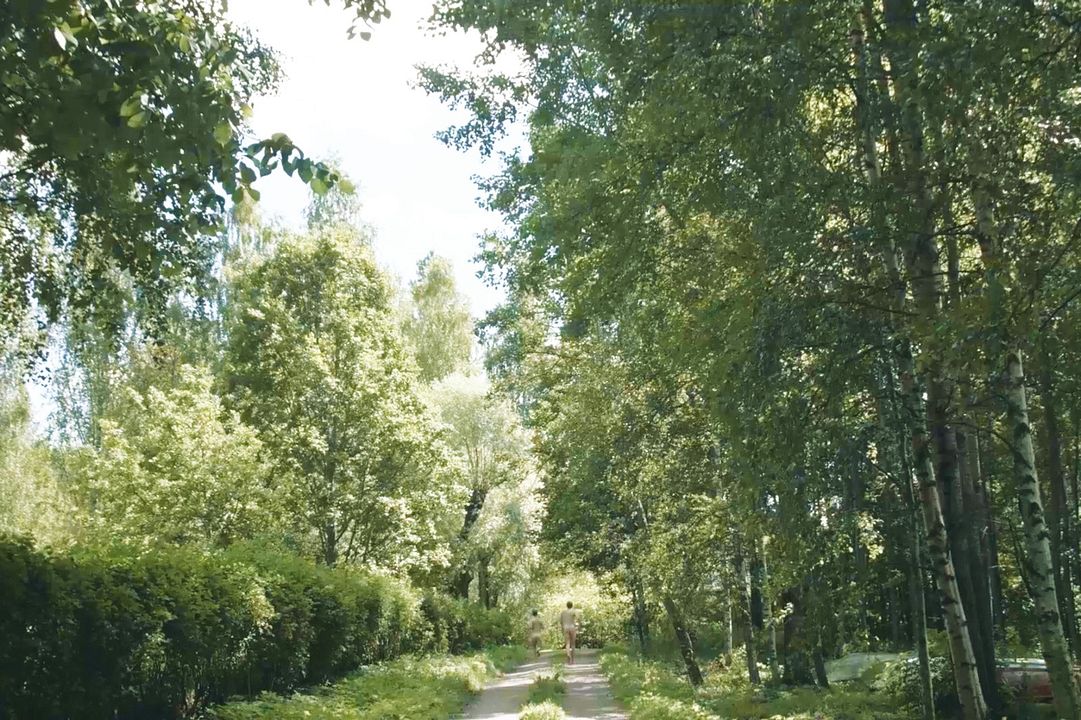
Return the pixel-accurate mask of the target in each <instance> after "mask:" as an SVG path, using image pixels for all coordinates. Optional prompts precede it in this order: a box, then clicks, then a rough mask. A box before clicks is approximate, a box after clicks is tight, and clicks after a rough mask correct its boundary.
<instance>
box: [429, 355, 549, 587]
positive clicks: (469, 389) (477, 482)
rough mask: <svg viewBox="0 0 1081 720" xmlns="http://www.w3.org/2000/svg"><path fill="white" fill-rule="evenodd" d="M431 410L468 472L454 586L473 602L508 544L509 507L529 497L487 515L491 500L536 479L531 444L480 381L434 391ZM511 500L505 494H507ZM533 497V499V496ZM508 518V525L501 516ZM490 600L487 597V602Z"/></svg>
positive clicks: (519, 532) (521, 530)
mask: <svg viewBox="0 0 1081 720" xmlns="http://www.w3.org/2000/svg"><path fill="white" fill-rule="evenodd" d="M427 397H428V401H429V405H430V406H431V408H432V411H433V413H434V414H435V415H436V417H438V418H439V419H440V420H441V421H442V423H443V425H444V427H445V432H446V442H447V446H448V447H449V448H450V450H451V452H453V453H454V455H455V456H456V457H457V459H458V462H459V464H460V466H461V467H462V469H463V474H464V478H465V481H466V487H467V489H468V492H469V498H468V500H467V502H466V503H465V507H464V512H463V513H462V515H460V516H459V517H460V524H459V525H458V532H457V548H456V556H457V557H456V563H455V568H454V570H455V574H454V576H453V578H452V579H451V586H452V588H453V590H454V592H455V593H456V594H457V595H458V596H459V597H468V596H469V586H470V584H471V583H472V581H473V577H474V575H477V574H480V575H482V576H486V575H487V573H488V571H489V568H488V565H489V563H490V562H491V561H492V559H493V558H495V557H496V556H497V554H498V551H499V549H498V547H497V546H499V545H500V544H502V543H504V542H505V541H506V539H505V538H500V537H499V536H500V535H502V532H503V531H502V530H501V529H500V528H503V527H504V525H505V522H504V521H503V520H506V519H507V517H509V516H507V515H506V513H507V512H509V510H507V508H509V507H510V505H507V503H508V502H510V499H513V498H515V497H517V499H518V501H519V502H518V506H519V507H521V505H522V503H524V502H525V499H526V496H525V495H521V493H520V492H518V491H509V492H511V496H510V498H504V500H503V501H502V506H504V510H495V509H492V510H488V511H487V512H485V508H486V501H487V500H488V497H489V494H490V493H491V492H492V491H493V490H494V489H496V488H498V487H502V486H507V487H509V488H519V486H521V485H522V483H524V482H525V481H526V480H527V479H528V477H529V475H530V462H529V443H528V438H527V436H526V434H525V432H524V431H523V429H522V427H521V424H520V422H519V420H518V417H517V415H516V413H515V411H514V408H513V407H511V405H510V404H509V403H508V402H507V401H506V400H502V399H499V398H496V397H493V396H492V395H491V394H490V393H489V388H488V383H487V381H486V380H485V379H484V378H483V377H480V376H465V375H457V374H456V375H450V376H448V377H446V378H444V379H442V380H440V381H438V382H436V383H435V384H434V385H432V386H431V388H430V389H429V391H428V393H427ZM504 494H505V493H504ZM527 495H528V493H527ZM500 515H502V516H503V520H500V519H499V516H500ZM527 516H528V513H527V514H524V515H523V516H522V517H521V518H520V519H519V520H518V521H517V522H515V523H511V525H514V526H515V528H514V529H513V532H514V533H515V534H516V536H518V537H519V539H520V540H519V542H518V544H519V545H520V544H521V539H522V538H524V537H525V536H526V535H527V534H528V532H529V530H528V527H527V526H528V523H530V522H532V520H531V519H530V518H529V517H527ZM482 517H485V518H487V519H486V521H485V523H484V526H485V527H486V528H487V529H486V531H485V532H483V533H478V532H477V530H478V528H477V523H478V521H480V520H481V519H482ZM483 599H484V598H483V597H482V600H483Z"/></svg>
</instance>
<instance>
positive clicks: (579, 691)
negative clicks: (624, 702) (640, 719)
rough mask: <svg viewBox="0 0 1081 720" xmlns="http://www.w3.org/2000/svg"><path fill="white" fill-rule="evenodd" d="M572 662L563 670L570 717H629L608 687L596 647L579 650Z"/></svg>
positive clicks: (590, 719)
mask: <svg viewBox="0 0 1081 720" xmlns="http://www.w3.org/2000/svg"><path fill="white" fill-rule="evenodd" d="M577 654H578V657H577V658H576V659H575V663H574V664H573V665H567V666H566V668H565V670H564V675H563V677H564V680H565V681H566V683H567V695H566V698H565V699H564V701H563V710H564V711H565V712H566V713H567V720H627V716H626V715H625V714H624V713H623V711H622V710H620V708H619V706H618V705H617V704H616V701H615V700H614V699H613V698H612V693H611V691H609V689H608V680H607V679H606V678H605V677H604V673H602V672H601V667H600V664H599V663H598V655H597V651H596V650H579V651H578V653H577Z"/></svg>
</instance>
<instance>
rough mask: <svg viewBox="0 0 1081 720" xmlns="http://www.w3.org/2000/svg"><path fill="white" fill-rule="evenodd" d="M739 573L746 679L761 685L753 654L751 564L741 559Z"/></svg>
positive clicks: (755, 656) (756, 659) (754, 653)
mask: <svg viewBox="0 0 1081 720" xmlns="http://www.w3.org/2000/svg"><path fill="white" fill-rule="evenodd" d="M740 566H741V567H740V573H741V574H742V576H743V583H742V584H743V599H744V607H746V609H747V634H746V638H745V641H746V648H747V679H748V680H750V682H751V684H752V685H761V684H762V676H761V675H759V673H758V655H757V653H756V652H755V637H754V618H753V615H754V607H753V605H754V602H753V600H752V598H753V595H754V592H753V589H752V582H751V563H750V561H749V560H747V559H743V560H742V561H741V562H740Z"/></svg>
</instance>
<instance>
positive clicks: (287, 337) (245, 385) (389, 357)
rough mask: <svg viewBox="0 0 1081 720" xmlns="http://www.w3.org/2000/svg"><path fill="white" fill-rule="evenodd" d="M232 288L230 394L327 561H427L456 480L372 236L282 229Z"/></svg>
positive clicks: (439, 540) (438, 542)
mask: <svg viewBox="0 0 1081 720" xmlns="http://www.w3.org/2000/svg"><path fill="white" fill-rule="evenodd" d="M233 293H234V301H233V305H232V309H231V323H230V337H229V347H228V351H227V356H228V384H229V391H230V394H231V397H232V400H231V402H232V403H233V404H234V405H235V406H236V407H237V408H238V409H239V411H240V413H241V416H242V417H243V418H244V419H245V421H246V422H249V423H251V424H252V426H253V427H255V428H256V430H257V432H258V434H259V437H260V439H261V440H262V442H263V444H264V446H265V447H266V450H267V453H268V455H269V458H270V460H271V463H272V466H273V472H274V473H275V475H276V477H277V478H279V488H280V492H281V493H282V496H283V502H284V504H285V506H286V507H287V508H288V509H289V511H290V513H291V518H292V520H293V521H294V522H295V523H296V524H297V525H298V526H299V527H302V528H306V529H307V530H308V531H309V532H310V533H311V535H312V536H313V539H314V540H315V543H316V545H317V547H318V556H319V558H320V559H321V560H322V561H323V562H325V563H327V564H328V565H331V564H334V563H337V562H339V561H344V562H359V563H365V564H386V565H391V566H396V567H404V568H409V567H413V566H418V565H419V566H423V565H426V564H428V563H429V561H432V560H433V559H434V558H436V557H437V556H438V553H439V551H440V547H441V543H442V542H444V541H445V540H444V538H441V537H440V536H439V534H438V532H437V528H436V526H435V518H436V517H437V516H438V513H439V512H440V509H441V508H442V507H445V506H447V505H449V504H451V503H453V502H454V498H455V497H456V494H455V493H456V487H457V486H456V483H455V482H454V475H453V472H452V468H451V466H450V463H449V462H448V459H447V457H446V452H445V450H444V448H443V445H442V444H441V442H440V441H439V440H438V438H437V435H436V432H435V430H434V427H433V423H432V420H431V419H430V416H429V414H428V413H427V412H426V410H425V408H424V406H423V404H422V403H421V401H420V399H419V398H418V396H417V381H416V378H415V375H414V370H413V368H412V367H411V364H410V362H409V359H408V356H407V355H406V353H405V350H404V347H403V344H402V340H401V338H400V337H399V335H398V332H397V330H396V328H395V327H394V325H393V318H392V314H391V310H390V301H391V289H390V286H389V284H388V282H387V280H386V278H385V277H384V275H383V273H382V272H381V271H380V270H379V269H378V267H377V266H376V264H375V261H374V259H373V258H372V253H371V248H370V247H369V246H368V244H367V242H366V241H365V240H364V238H363V237H361V236H359V235H358V234H357V233H356V232H355V231H352V230H350V229H348V228H345V227H343V226H337V227H334V228H318V229H317V230H315V231H314V234H312V235H308V236H301V237H283V238H281V240H280V242H279V244H278V246H277V247H276V248H275V249H274V250H273V252H272V254H271V255H270V256H268V257H265V258H262V259H256V260H254V261H253V262H252V263H251V264H250V266H248V267H246V268H244V269H243V270H242V271H240V272H239V274H238V277H237V279H236V282H235V285H234V289H233Z"/></svg>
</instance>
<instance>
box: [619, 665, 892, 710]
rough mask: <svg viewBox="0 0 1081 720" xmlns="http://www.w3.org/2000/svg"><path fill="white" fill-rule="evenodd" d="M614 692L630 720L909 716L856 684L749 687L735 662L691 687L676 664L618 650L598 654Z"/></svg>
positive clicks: (886, 696) (887, 697) (886, 697)
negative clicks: (829, 687)
mask: <svg viewBox="0 0 1081 720" xmlns="http://www.w3.org/2000/svg"><path fill="white" fill-rule="evenodd" d="M601 666H602V668H603V669H604V672H605V674H606V675H607V676H608V678H609V681H610V682H611V685H612V691H613V693H614V694H615V696H616V697H617V698H618V699H619V700H621V701H622V702H623V703H624V705H626V706H627V709H628V711H629V716H630V720H720V719H721V718H743V719H746V720H764V719H766V718H769V719H770V720H870V719H871V718H873V719H874V720H902V719H907V718H909V717H912V714H911V713H910V712H908V711H907V710H906V709H905V708H903V707H898V703H897V701H896V698H895V697H894V696H892V695H890V694H887V693H885V692H877V693H876V692H871V691H869V690H868V689H866V688H862V687H835V688H831V689H829V690H821V689H818V688H813V687H795V688H764V687H752V686H751V685H750V684H749V683H748V682H747V679H746V675H745V673H744V672H743V670H742V669H741V667H740V666H738V665H733V666H731V667H724V666H723V665H721V664H720V663H714V664H711V665H710V666H708V668H707V673H706V678H705V684H704V685H703V686H702V687H700V688H699V689H697V690H695V689H694V688H693V687H691V685H690V683H688V682H687V681H686V679H685V678H684V677H683V676H682V674H681V671H680V670H679V669H678V667H677V666H675V665H672V664H669V663H667V662H659V661H655V660H648V659H641V658H635V657H632V656H630V655H628V654H627V653H626V651H624V650H611V651H608V652H606V653H605V654H604V655H603V656H602V657H601Z"/></svg>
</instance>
